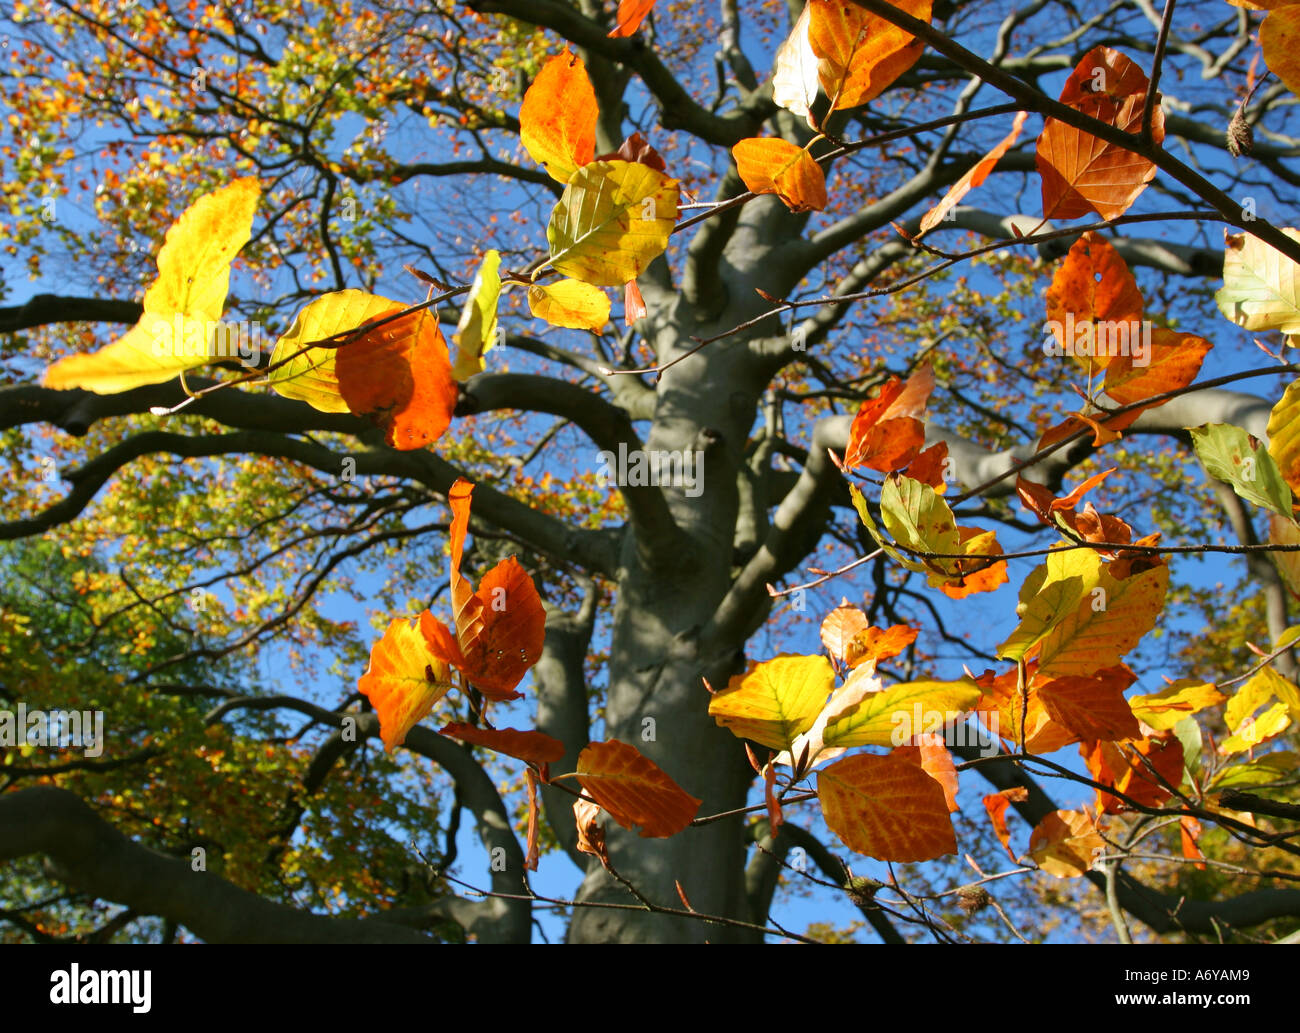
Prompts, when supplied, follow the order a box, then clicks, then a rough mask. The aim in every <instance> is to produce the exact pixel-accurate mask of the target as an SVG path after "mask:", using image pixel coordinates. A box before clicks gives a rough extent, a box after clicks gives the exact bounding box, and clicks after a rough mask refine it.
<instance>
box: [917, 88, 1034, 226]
mask: <svg viewBox="0 0 1300 1033" xmlns="http://www.w3.org/2000/svg"><path fill="white" fill-rule="evenodd" d="M1028 117H1029V112H1028V111H1017V112H1016V118H1015V121H1014V122H1012V123H1011V132H1009V133H1008V134H1007V135H1006V136H1005V137H1003V138H1002V140H1001V142H1000V143H999V144H998V145H997V146H996V147H994V148H993V150H991V151H989V153H988V154H986V155H984V157H982V158H981V159H980V160H979V161H977V162H976V163H975V164H974V165H972V166H971V167H970V168H969V169H967V171H966V173H965V175H963V176H962V177H961V179H959V180H957V182H956V183H954V184H953V185H952V186H950V187H949V188H948V192H947V193H946V194H944V195H943V197H942V198H940V200H939V203H938V204H936V205H935V206H934V207H933V208H931V209H930V210H929V211H928V212H926V213H925V215H923V216H922V217H921V233H927V232H929V231H930V230H932V229H934V227H936V226H938V225H939V223H941V222H943V221H944V216H946V215H947V214H948V213H949V212H950V211H952V210H953V209H954V208H956V207H957V205H959V204H961V201H962V198H964V197H965V196H966V195H967V194H969V193H970V192H971V191H972V190H973V189H974V188H975V187H977V186H980V185H981V184H982V183H983V182H984V180H986V179H988V177H989V173H990V172H992V171H993V170H994V169H995V168H996V167H997V164H998V162H999V161H1001V160H1002V157H1003V155H1005V154H1006V153H1007V151H1009V150H1011V147H1012V145H1013V144H1015V142H1016V140H1017V139H1019V137H1020V130H1021V129H1022V128H1024V125H1025V119H1027V118H1028Z"/></svg>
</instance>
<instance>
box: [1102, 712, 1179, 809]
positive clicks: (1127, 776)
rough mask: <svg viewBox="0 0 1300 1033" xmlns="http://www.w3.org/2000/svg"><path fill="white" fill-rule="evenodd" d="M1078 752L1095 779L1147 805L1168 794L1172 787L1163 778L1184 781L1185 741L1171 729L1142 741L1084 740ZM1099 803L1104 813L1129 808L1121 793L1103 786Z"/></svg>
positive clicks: (1163, 798) (1171, 780)
mask: <svg viewBox="0 0 1300 1033" xmlns="http://www.w3.org/2000/svg"><path fill="white" fill-rule="evenodd" d="M1121 745H1122V746H1123V747H1124V750H1123V751H1121V749H1120V746H1121ZM1079 753H1080V754H1082V755H1083V759H1084V762H1085V763H1086V764H1087V765H1088V770H1089V771H1091V772H1092V777H1093V780H1094V781H1097V782H1100V783H1101V784H1102V785H1105V786H1111V787H1113V788H1114V789H1116V790H1117V791H1119V792H1121V793H1124V794H1125V795H1126V796H1129V797H1131V798H1132V799H1133V800H1134V801H1135V802H1136V803H1139V804H1142V805H1144V806H1148V807H1154V806H1155V805H1156V804H1159V803H1161V802H1162V801H1164V800H1167V799H1168V798H1169V796H1170V793H1169V790H1168V789H1166V788H1165V787H1164V785H1163V784H1162V783H1161V781H1160V779H1161V778H1163V779H1164V780H1165V781H1166V782H1168V783H1169V784H1170V785H1171V786H1175V787H1177V786H1178V785H1181V784H1182V781H1183V744H1182V743H1181V742H1179V741H1178V739H1177V737H1176V736H1175V735H1174V733H1173V732H1172V731H1168V732H1160V733H1157V734H1156V735H1152V736H1150V737H1149V738H1147V739H1143V740H1141V741H1140V742H1126V743H1122V744H1121V743H1114V742H1085V743H1081V744H1080V745H1079ZM1148 763H1149V764H1150V765H1151V767H1148V766H1147V764H1148ZM1152 768H1154V769H1155V770H1154V772H1153V771H1152ZM1156 773H1158V774H1159V776H1160V777H1157V774H1156ZM1097 806H1098V807H1099V808H1100V809H1101V810H1102V812H1103V813H1105V814H1119V813H1120V812H1122V811H1126V810H1128V808H1129V805H1128V804H1127V803H1125V802H1124V801H1123V800H1121V799H1120V798H1119V797H1117V796H1113V795H1111V794H1110V793H1105V792H1102V791H1101V790H1098V791H1097Z"/></svg>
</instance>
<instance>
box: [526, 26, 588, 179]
mask: <svg viewBox="0 0 1300 1033" xmlns="http://www.w3.org/2000/svg"><path fill="white" fill-rule="evenodd" d="M596 113H597V109H596V91H595V90H594V89H592V86H591V80H590V79H588V78H587V68H586V66H585V65H584V64H583V63H582V58H581V57H579V56H578V55H576V54H571V53H569V51H568V49H567V48H566V49H565V51H564V53H562V54H557V55H556V56H555V57H552V58H551V59H550V60H548V61H547V62H546V64H545V65H543V66H542V70H541V71H540V72H538V73H537V78H535V79H534V80H533V82H532V85H531V86H529V87H528V91H527V92H526V93H525V94H524V102H523V104H522V105H521V106H520V108H519V140H520V142H521V143H522V144H523V145H524V150H526V151H527V152H528V155H529V157H531V158H532V159H533V161H535V162H537V164H539V165H544V166H545V167H546V171H547V172H549V173H550V174H551V176H552V177H553V178H555V179H558V180H559V181H560V182H561V183H567V182H569V180H571V179H572V178H573V175H574V173H575V172H577V171H578V169H580V168H581V167H582V166H584V165H586V164H588V163H589V162H590V161H591V160H592V159H593V158H594V157H595V156H596Z"/></svg>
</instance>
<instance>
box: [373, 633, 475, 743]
mask: <svg viewBox="0 0 1300 1033" xmlns="http://www.w3.org/2000/svg"><path fill="white" fill-rule="evenodd" d="M451 687H452V686H451V672H450V670H449V669H448V667H447V664H446V663H444V662H443V661H442V660H441V659H440V658H439V657H438V656H436V655H435V654H434V653H433V652H432V651H430V649H429V647H428V645H427V644H426V643H425V639H424V636H423V635H422V634H421V633H420V630H419V628H418V627H416V626H414V625H412V623H411V622H410V621H409V620H407V619H405V618H402V617H398V618H396V619H395V620H393V621H392V623H390V624H389V625H388V630H387V631H385V632H384V635H383V638H381V639H380V640H379V641H378V642H376V643H375V644H374V645H373V646H371V648H370V666H369V667H367V668H366V673H365V674H363V675H362V676H361V678H360V680H359V681H358V682H357V689H358V690H359V691H360V692H361V694H362V695H363V696H365V697H366V698H367V699H368V700H370V705H371V706H373V707H374V708H375V713H377V714H378V715H379V737H380V738H381V739H382V740H383V742H384V749H385V750H387V751H388V752H389V753H392V752H393V750H394V749H396V748H397V747H398V746H399V745H401V743H403V742H404V741H405V740H406V736H407V733H409V732H410V730H411V729H412V728H414V727H415V726H416V724H418V723H419V722H420V721H421V720H422V719H423V718H424V717H425V716H426V715H427V714H428V713H429V712H430V711H432V710H433V706H434V704H435V703H437V702H438V700H440V699H441V698H442V697H443V696H444V695H446V693H447V690H448V689H450V688H451Z"/></svg>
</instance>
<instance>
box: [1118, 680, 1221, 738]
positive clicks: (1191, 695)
mask: <svg viewBox="0 0 1300 1033" xmlns="http://www.w3.org/2000/svg"><path fill="white" fill-rule="evenodd" d="M1226 698H1227V697H1226V696H1224V695H1223V693H1221V692H1220V691H1219V690H1218V689H1217V688H1215V687H1214V685H1212V684H1210V683H1208V682H1198V681H1197V680H1196V679H1195V678H1183V679H1181V680H1179V681H1176V682H1174V683H1173V684H1172V685H1170V686H1169V687H1168V688H1165V689H1161V690H1160V691H1159V692H1155V693H1152V694H1151V695H1149V696H1134V697H1132V698H1131V699H1130V700H1129V701H1128V702H1129V706H1130V707H1132V709H1133V716H1134V717H1136V718H1137V719H1138V720H1139V721H1142V722H1144V723H1145V724H1146V725H1147V726H1148V727H1150V728H1154V729H1155V730H1156V731H1157V732H1163V731H1165V730H1167V729H1170V728H1173V727H1174V725H1176V724H1178V722H1179V721H1181V720H1182V719H1183V718H1185V717H1190V716H1191V715H1192V714H1195V713H1197V712H1198V711H1201V710H1204V709H1205V708H1206V707H1212V706H1215V705H1217V704H1219V703H1222V702H1223V701H1224V700H1225V699H1226Z"/></svg>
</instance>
